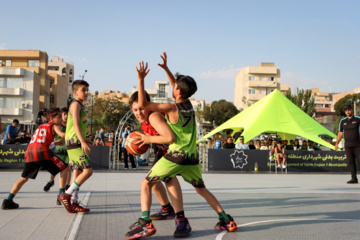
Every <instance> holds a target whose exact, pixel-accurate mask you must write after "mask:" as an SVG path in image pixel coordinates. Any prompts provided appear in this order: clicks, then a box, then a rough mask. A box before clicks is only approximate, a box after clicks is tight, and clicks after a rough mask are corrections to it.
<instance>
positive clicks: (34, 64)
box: [28, 60, 40, 67]
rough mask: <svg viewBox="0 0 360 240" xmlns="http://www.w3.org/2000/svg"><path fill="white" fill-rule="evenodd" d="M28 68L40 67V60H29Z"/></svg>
mask: <svg viewBox="0 0 360 240" xmlns="http://www.w3.org/2000/svg"><path fill="white" fill-rule="evenodd" d="M28 67H40V61H39V60H29V61H28Z"/></svg>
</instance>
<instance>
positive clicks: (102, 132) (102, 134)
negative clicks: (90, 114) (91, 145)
mask: <svg viewBox="0 0 360 240" xmlns="http://www.w3.org/2000/svg"><path fill="white" fill-rule="evenodd" d="M104 132H105V127H101V128H100V131H99V138H100V139H101V143H102V145H103V146H105V142H106V141H105V134H104Z"/></svg>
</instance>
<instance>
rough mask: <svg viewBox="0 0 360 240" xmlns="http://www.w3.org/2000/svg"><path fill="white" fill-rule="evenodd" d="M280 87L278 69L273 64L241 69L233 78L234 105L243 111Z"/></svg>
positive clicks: (265, 63)
mask: <svg viewBox="0 0 360 240" xmlns="http://www.w3.org/2000/svg"><path fill="white" fill-rule="evenodd" d="M280 86H281V85H280V68H278V67H277V66H275V63H267V62H262V63H260V65H259V66H248V67H243V68H242V69H241V70H240V72H239V73H238V74H237V75H236V78H235V89H234V105H235V106H236V107H237V108H238V109H245V108H247V107H249V106H251V105H252V104H254V103H255V102H257V101H258V100H260V99H261V98H263V97H264V96H266V95H267V94H269V93H271V92H272V91H273V90H274V89H278V90H280Z"/></svg>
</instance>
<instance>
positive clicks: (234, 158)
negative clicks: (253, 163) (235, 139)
mask: <svg viewBox="0 0 360 240" xmlns="http://www.w3.org/2000/svg"><path fill="white" fill-rule="evenodd" d="M230 158H231V162H232V164H233V167H234V168H244V166H245V165H247V164H248V161H247V159H248V156H247V155H246V154H245V153H244V151H242V150H241V151H238V150H235V152H234V153H233V154H230Z"/></svg>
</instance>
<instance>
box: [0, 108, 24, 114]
mask: <svg viewBox="0 0 360 240" xmlns="http://www.w3.org/2000/svg"><path fill="white" fill-rule="evenodd" d="M0 115H11V116H21V115H23V110H22V109H21V108H0Z"/></svg>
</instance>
